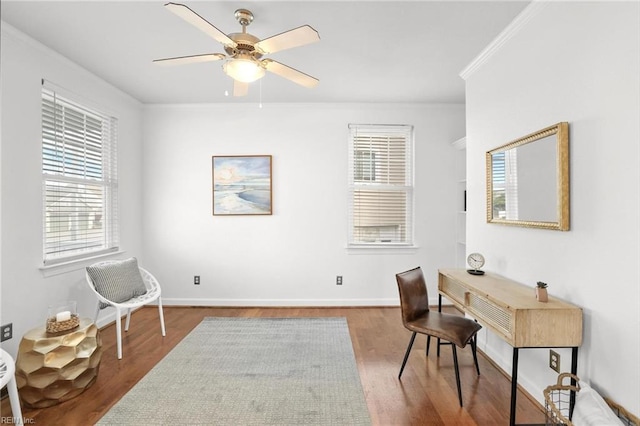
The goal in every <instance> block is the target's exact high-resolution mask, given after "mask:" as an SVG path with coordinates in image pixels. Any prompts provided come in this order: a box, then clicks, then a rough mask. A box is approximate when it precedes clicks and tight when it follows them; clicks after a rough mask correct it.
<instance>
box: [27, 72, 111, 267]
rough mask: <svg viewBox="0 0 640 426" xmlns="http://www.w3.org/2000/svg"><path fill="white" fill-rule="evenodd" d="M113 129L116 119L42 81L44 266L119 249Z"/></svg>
mask: <svg viewBox="0 0 640 426" xmlns="http://www.w3.org/2000/svg"><path fill="white" fill-rule="evenodd" d="M61 92H63V93H61ZM67 113H68V115H67ZM117 132H118V119H117V118H116V117H114V116H112V115H110V114H106V113H104V112H102V111H101V110H99V109H98V108H95V107H94V106H92V105H91V104H90V103H89V102H86V101H83V100H81V99H80V98H79V97H78V96H75V95H73V94H70V93H68V92H65V91H64V90H60V89H59V88H57V87H53V85H49V84H47V83H46V82H44V81H43V86H42V91H41V153H40V154H41V161H42V164H41V173H42V265H43V268H48V267H56V266H59V265H64V264H69V263H73V262H76V261H82V260H86V259H92V258H96V257H99V256H102V255H107V254H113V253H116V252H119V248H120V236H119V225H118V222H119V221H118V173H117V145H118V137H117ZM55 187H60V188H63V189H64V191H65V194H64V196H65V198H67V201H65V202H61V201H60V200H62V199H63V196H62V195H60V194H59V193H56V192H55V190H54V188H55ZM69 200H71V201H69ZM56 204H57V205H56ZM52 205H53V206H54V207H52ZM63 205H64V206H63ZM67 209H68V210H67ZM55 215H58V217H61V218H62V221H60V222H57V220H58V219H55V218H54V217H55ZM65 217H66V218H67V219H64V218H65ZM72 222H73V224H72ZM55 228H57V229H55ZM72 228H73V229H72ZM78 229H79V230H78ZM74 246H75V247H74Z"/></svg>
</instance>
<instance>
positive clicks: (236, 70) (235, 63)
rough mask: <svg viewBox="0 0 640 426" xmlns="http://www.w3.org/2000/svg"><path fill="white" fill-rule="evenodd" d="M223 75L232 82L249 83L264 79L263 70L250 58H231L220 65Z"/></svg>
mask: <svg viewBox="0 0 640 426" xmlns="http://www.w3.org/2000/svg"><path fill="white" fill-rule="evenodd" d="M222 69H223V70H224V72H225V74H227V75H228V76H229V77H231V78H233V79H234V80H237V81H241V82H243V83H251V82H254V81H256V80H259V79H261V78H262V77H264V73H265V69H264V68H263V67H262V66H261V65H260V63H259V62H258V61H256V60H255V59H252V58H242V57H241V58H233V59H231V60H229V61H227V62H225V63H224V64H223V65H222Z"/></svg>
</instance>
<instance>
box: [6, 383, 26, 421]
mask: <svg viewBox="0 0 640 426" xmlns="http://www.w3.org/2000/svg"><path fill="white" fill-rule="evenodd" d="M7 391H8V393H9V403H10V404H11V415H12V417H13V421H14V422H15V424H17V425H23V424H24V423H23V422H22V410H21V408H20V396H18V387H17V386H16V379H15V377H12V378H11V379H10V380H9V382H8V383H7Z"/></svg>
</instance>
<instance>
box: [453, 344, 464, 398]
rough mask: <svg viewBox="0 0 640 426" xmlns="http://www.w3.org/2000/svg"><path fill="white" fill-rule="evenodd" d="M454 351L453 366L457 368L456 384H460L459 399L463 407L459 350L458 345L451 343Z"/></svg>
mask: <svg viewBox="0 0 640 426" xmlns="http://www.w3.org/2000/svg"><path fill="white" fill-rule="evenodd" d="M451 348H452V352H453V366H454V367H455V370H456V385H457V386H458V400H459V401H460V407H462V390H460V370H459V369H458V352H457V350H456V345H451Z"/></svg>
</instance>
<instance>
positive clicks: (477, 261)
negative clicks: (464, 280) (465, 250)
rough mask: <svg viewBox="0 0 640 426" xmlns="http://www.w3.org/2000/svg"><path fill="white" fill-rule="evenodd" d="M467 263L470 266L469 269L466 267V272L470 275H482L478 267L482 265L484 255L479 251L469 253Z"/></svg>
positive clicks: (482, 272)
mask: <svg viewBox="0 0 640 426" xmlns="http://www.w3.org/2000/svg"><path fill="white" fill-rule="evenodd" d="M467 263H468V264H469V266H470V267H471V269H467V272H468V273H470V274H471V275H484V271H481V270H480V268H482V267H483V266H484V256H483V255H481V254H480V253H471V254H470V255H469V256H467Z"/></svg>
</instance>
